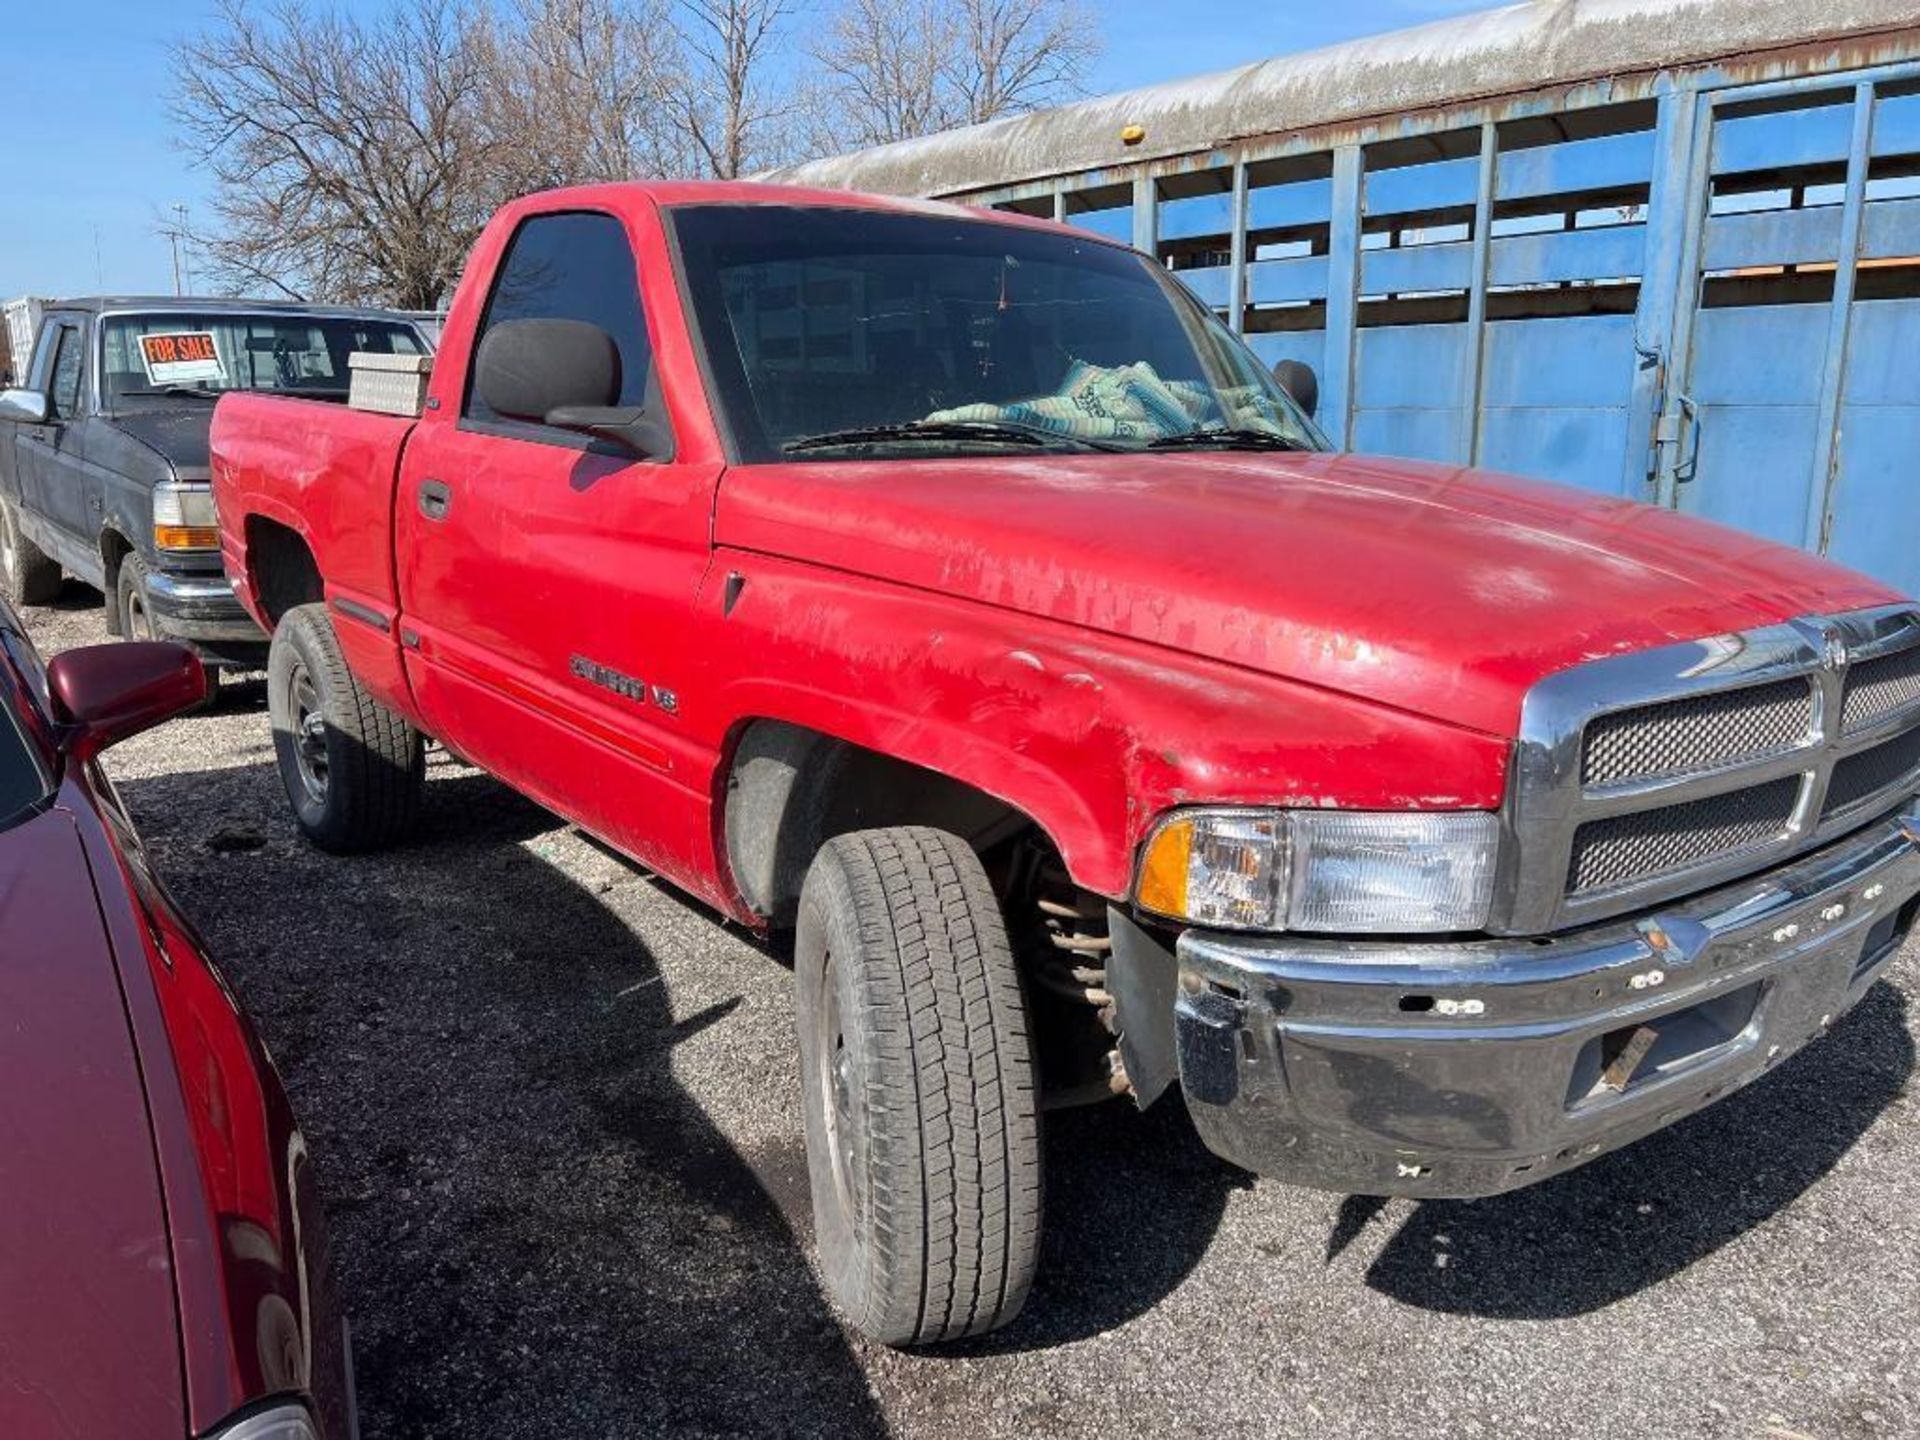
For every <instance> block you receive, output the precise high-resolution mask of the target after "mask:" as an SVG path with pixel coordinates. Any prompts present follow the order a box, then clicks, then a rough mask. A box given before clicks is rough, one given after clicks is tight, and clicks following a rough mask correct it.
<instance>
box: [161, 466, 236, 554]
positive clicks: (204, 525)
mask: <svg viewBox="0 0 1920 1440" xmlns="http://www.w3.org/2000/svg"><path fill="white" fill-rule="evenodd" d="M153 543H154V544H155V545H156V546H158V547H159V548H160V549H162V550H217V549H219V548H220V522H219V520H218V519H216V518H215V516H214V513H213V488H212V487H211V486H208V485H196V484H193V483H191V482H188V483H185V484H183V483H181V482H180V481H178V480H166V481H162V482H161V483H160V484H159V485H156V486H155V487H154V490H153Z"/></svg>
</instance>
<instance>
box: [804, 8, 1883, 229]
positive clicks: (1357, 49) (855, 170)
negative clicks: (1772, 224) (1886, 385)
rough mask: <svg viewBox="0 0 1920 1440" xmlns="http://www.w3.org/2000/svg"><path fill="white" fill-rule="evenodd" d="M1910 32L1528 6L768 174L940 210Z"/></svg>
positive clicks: (1719, 11) (1782, 70) (1778, 63)
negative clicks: (1015, 192)
mask: <svg viewBox="0 0 1920 1440" xmlns="http://www.w3.org/2000/svg"><path fill="white" fill-rule="evenodd" d="M1916 28H1917V27H1916V16H1915V13H1914V9H1913V4H1912V0H1534V3H1531V4H1525V5H1510V6H1506V7H1504V8H1501V9H1496V10H1488V11H1481V12H1476V13H1474V14H1470V15H1463V16H1459V17H1457V18H1454V19H1450V20H1444V21H1440V22H1437V23H1434V24H1429V25H1422V26H1417V27H1415V28H1413V29H1410V30H1402V31H1398V32H1395V33H1393V34H1390V35H1381V36H1376V37H1373V38H1370V39H1367V40H1359V41H1353V42H1350V43H1348V44H1344V45H1336V46H1330V47H1328V48H1326V49H1323V50H1316V51H1310V52H1304V53H1300V54H1294V55H1283V56H1279V57H1276V58H1274V59H1271V60H1265V61H1261V62H1259V63H1256V64H1252V65H1246V66H1242V67H1240V68H1238V69H1234V70H1227V71H1222V72H1219V73H1217V74H1213V75H1203V76H1198V77H1194V78H1191V79H1184V80H1177V81H1171V82H1168V83H1165V84H1159V85H1150V86H1145V87H1142V88H1140V89H1136V90H1131V91H1124V92H1121V93H1118V94H1114V95H1105V96H1099V97H1096V98H1094V99H1090V100H1083V101H1079V102H1077V103H1075V104H1072V105H1065V106H1061V107H1059V108H1057V109H1054V110H1048V111H1042V112H1039V113H1036V114H1032V115H1021V116H1014V117H1011V118H1008V119H1004V120H996V121H992V122H989V123H987V124H984V125H976V126H970V127H968V128H966V129H962V130H956V131H950V132H947V133H946V134H943V135H935V136H929V137H926V138H924V139H919V140H907V141H901V142H898V143H896V144H892V145H883V146H879V147H876V148H874V149H870V150H864V151H858V152H855V153H853V154H851V155H843V156H837V157H835V158H832V159H828V160H819V161H812V162H808V163H806V164H802V165H796V166H790V167H787V168H785V169H783V170H778V171H774V172H772V176H771V177H770V178H774V179H779V180H784V181H788V182H791V183H794V184H807V185H826V186H843V187H847V188H852V189H866V190H879V191H884V192H890V193H896V194H917V195H947V196H953V195H967V194H974V193H976V192H985V191H989V190H993V189H995V188H997V187H1009V186H1015V185H1020V184H1023V183H1027V182H1031V181H1035V180H1039V179H1041V178H1043V177H1049V176H1053V177H1057V176H1063V175H1078V174H1087V173H1092V172H1100V173H1103V174H1113V173H1116V172H1121V171H1125V170H1127V168H1128V167H1139V166H1142V165H1147V164H1152V165H1156V166H1165V167H1171V168H1194V167H1196V166H1198V165H1201V164H1204V163H1206V161H1207V157H1209V156H1211V155H1214V154H1216V153H1218V152H1220V151H1222V150H1225V149H1229V148H1231V147H1234V146H1238V145H1242V144H1254V143H1258V144H1260V145H1262V146H1265V145H1266V144H1267V142H1268V141H1269V140H1270V139H1272V138H1273V137H1310V138H1308V139H1307V140H1306V141H1305V142H1304V143H1307V144H1308V145H1310V146H1311V148H1317V149H1321V150H1325V149H1329V148H1336V147H1338V146H1339V145H1341V144H1346V143H1362V142H1366V141H1370V140H1372V139H1376V138H1385V137H1387V136H1390V135H1392V134H1395V133H1415V134H1417V133H1423V132H1425V131H1427V130H1429V129H1431V128H1432V127H1433V125H1434V120H1435V117H1436V116H1437V115H1440V114H1441V112H1443V111H1447V110H1448V108H1449V107H1459V110H1458V112H1457V113H1451V114H1448V115H1447V117H1446V118H1447V123H1449V124H1451V125H1459V124H1469V125H1470V124H1478V123H1479V122H1480V120H1482V119H1485V118H1494V119H1504V118H1510V117H1512V116H1517V115H1521V114H1528V113H1552V112H1553V111H1555V110H1559V109H1565V108H1571V107H1572V106H1575V105H1591V104H1604V103H1610V102H1613V101H1617V100H1620V99H1624V98H1627V97H1629V96H1636V95H1639V96H1644V95H1651V94H1654V93H1656V90H1657V88H1658V87H1659V86H1660V85H1661V84H1662V83H1663V81H1662V79H1661V77H1662V76H1663V75H1671V74H1672V73H1674V72H1676V71H1678V70H1681V69H1684V68H1688V67H1699V68H1701V69H1703V70H1708V69H1710V70H1711V71H1712V73H1713V76H1714V79H1715V81H1716V83H1730V82H1733V81H1737V80H1762V79H1770V78H1774V77H1779V76H1791V75H1799V74H1806V73H1809V72H1818V71H1836V70H1846V69H1852V68H1857V67H1861V66H1866V65H1871V64H1876V63H1885V62H1888V61H1893V60H1901V59H1907V58H1912V57H1914V56H1915V55H1917V54H1920V36H1916V33H1915V32H1916ZM1486 102H1492V104H1491V106H1489V104H1488V103H1486ZM1476 107H1478V108H1477V110H1476ZM1133 125H1137V126H1140V127H1142V128H1143V129H1144V130H1145V132H1146V139H1145V141H1144V142H1143V143H1141V144H1140V145H1137V146H1132V147H1129V146H1126V145H1123V144H1122V142H1121V138H1120V136H1121V132H1122V130H1123V129H1125V128H1126V127H1128V126H1133ZM1282 143H1285V142H1282Z"/></svg>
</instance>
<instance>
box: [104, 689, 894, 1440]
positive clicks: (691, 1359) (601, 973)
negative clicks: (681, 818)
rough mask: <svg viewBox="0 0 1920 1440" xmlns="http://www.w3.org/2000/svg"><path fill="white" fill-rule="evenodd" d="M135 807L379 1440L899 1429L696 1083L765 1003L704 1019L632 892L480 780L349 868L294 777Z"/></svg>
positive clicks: (222, 776) (210, 781)
mask: <svg viewBox="0 0 1920 1440" xmlns="http://www.w3.org/2000/svg"><path fill="white" fill-rule="evenodd" d="M236 698H238V697H236ZM194 723H196V722H195V721H194V720H188V721H185V722H183V724H184V725H192V724H194ZM120 789H121V791H122V793H123V795H124V796H125V797H126V799H127V802H128V804H129V806H130V807H131V808H132V810H133V812H134V814H135V816H136V818H137V819H138V820H139V821H140V822H141V824H142V825H143V827H144V828H145V829H146V831H147V834H148V839H149V841H150V843H151V844H153V845H154V847H155V848H156V849H157V850H159V851H161V852H162V853H161V861H162V869H163V870H164V871H165V873H166V874H167V877H168V881H169V883H170V885H171V886H172V888H173V889H174V890H175V892H176V893H177V894H178V895H179V896H180V898H181V900H182V902H183V904H184V905H185V906H186V908H187V909H188V911H189V913H191V914H192V915H193V916H194V917H195V918H196V920H197V921H198V922H199V924H200V925H201V927H202V929H203V930H204V931H205V933H206V934H207V936H208V939H209V941H210V943H211V946H212V949H213V952H214V954H215V955H216V956H218V957H219V958H220V960H221V962H222V964H223V965H224V967H225V968H226V970H227V971H228V973H229V975H230V976H231V977H232V978H233V980H234V981H235V983H236V984H237V986H238V988H239V989H240V990H241V992H242V993H243V994H244V996H245V997H246V1000H247V1002H248V1004H249V1005H250V1007H251V1008H252V1009H253V1010H254V1011H255V1012H256V1014H257V1016H258V1018H259V1021H260V1024H261V1028H262V1031H263V1033H264V1034H265V1036H266V1038H267V1040H268V1043H269V1045H270V1046H271V1047H272V1049H273V1052H274V1054H275V1056H276V1058H277V1060H278V1062H279V1064H280V1066H281V1068H282V1071H283V1073H284V1074H285V1076H286V1079H287V1082H288V1087H289V1089H290V1091H291V1092H292V1094H293V1099H294V1103H295V1107H296V1109H297V1110H298V1111H299V1112H300V1114H301V1117H302V1120H303V1125H304V1127H305V1129H306V1130H307V1133H308V1137H309V1140H310V1142H311V1143H312V1145H313V1149H314V1152H315V1156H316V1160H317V1162H318V1168H319V1171H320V1174H321V1178H322V1184H323V1190H324V1192H325V1194H326V1196H327V1198H328V1210H329V1215H330V1218H331V1224H332V1229H333V1248H334V1253H335V1258H336V1266H337V1269H338V1271H339V1274H340V1279H341V1281H342V1286H341V1289H342V1293H343V1294H344V1295H345V1296H346V1297H347V1305H348V1310H349V1314H350V1316H351V1318H352V1321H353V1324H354V1343H355V1350H356V1356H357V1362H358V1378H359V1395H360V1405H361V1411H362V1417H363V1428H364V1430H365V1433H366V1434H367V1435H369V1436H370V1437H380V1436H425V1435H435V1436H447V1435H473V1436H481V1435H484V1436H488V1437H495V1440H497V1437H513V1436H548V1435H551V1436H567V1437H577V1436H580V1435H588V1434H591V1435H642V1434H662V1433H690V1432H691V1433H727V1434H743V1433H779V1434H791V1433H831V1434H835V1435H849V1436H858V1435H865V1434H879V1433H884V1425H883V1423H882V1421H881V1418H880V1416H879V1414H878V1412H877V1410H876V1408H875V1407H874V1405H873V1402H872V1400H871V1397H870V1395H869V1393H868V1390H867V1386H866V1381H865V1378H864V1376H863V1374H862V1372H861V1370H860V1368H859V1366H858V1364H857V1362H856V1357H855V1355H854V1354H853V1351H852V1349H851V1348H850V1346H849V1344H848V1342H847V1340H846V1339H845V1337H844V1335H843V1333H842V1331H841V1329H840V1328H839V1326H838V1324H837V1323H836V1322H835V1321H834V1319H833V1317H832V1315H831V1314H830V1312H829V1310H828V1308H827V1305H826V1302H825V1300H824V1299H823V1297H822V1296H821V1294H820V1292H819V1289H818V1286H817V1284H816V1282H815V1280H814V1277H813V1273H812V1271H811V1270H810V1269H809V1267H808V1265H807V1263H806V1260H805V1257H804V1255H803V1253H802V1250H801V1245H800V1241H799V1239H798V1238H797V1236H796V1234H795V1231H794V1229H793V1227H792V1226H791V1225H790V1224H789V1223H788V1221H787V1219H786V1218H785V1216H784V1215H783V1214H782V1211H781V1208H780V1206H779V1205H777V1204H776V1203H775V1202H774V1200H773V1199H772V1198H770V1197H769V1195H768V1193H767V1192H766V1191H765V1190H764V1189H763V1188H762V1186H761V1185H760V1184H759V1183H757V1181H756V1179H755V1177H754V1174H753V1172H752V1171H751V1169H750V1168H749V1166H748V1164H747V1162H746V1161H745V1160H744V1159H743V1158H742V1157H741V1156H740V1155H738V1154H737V1153H736V1152H735V1151H734V1150H733V1149H732V1148H731V1147H730V1146H729V1145H728V1143H727V1142H726V1140H725V1139H724V1138H723V1137H722V1136H721V1135H720V1133H719V1132H718V1131H717V1130H716V1129H715V1128H714V1127H713V1126H712V1125H711V1124H710V1123H709V1122H708V1120H707V1118H706V1116H705V1115H704V1113H703V1112H702V1111H701V1109H700V1107H699V1106H698V1105H697V1104H696V1103H695V1102H694V1101H693V1100H692V1099H690V1097H689V1096H688V1095H687V1094H686V1093H685V1091H684V1090H683V1089H682V1088H681V1087H680V1085H679V1084H678V1083H677V1082H676V1080H675V1078H674V1075H673V1073H672V1069H671V1064H670V1061H671V1057H672V1054H673V1051H674V1048H675V1046H676V1045H678V1044H680V1043H681V1042H682V1041H683V1040H684V1039H686V1038H687V1037H688V1036H690V1035H691V1034H693V1033H696V1032H697V1031H698V1030H700V1029H703V1028H705V1027H707V1026H710V1025H724V1024H727V1023H728V1019H729V1016H730V1014H731V1013H732V1010H733V1006H734V1005H735V1004H737V1003H738V1001H737V1000H734V1001H729V1002H724V1003H720V1004H716V1005H714V1006H712V1007H710V1008H708V1009H707V1010H705V1011H703V1012H701V1013H699V1014H695V1015H693V1016H690V1017H684V1018H681V1019H678V1020H676V1019H675V1017H674V1016H673V1015H672V1013H671V1012H670V1010H669V1007H668V1003H667V996H666V987H665V986H664V985H662V984H659V983H657V982H658V981H659V980H660V979H661V973H660V970H659V967H658V965H657V964H656V962H655V959H654V957H653V956H652V955H651V954H649V953H648V951H647V950H646V948H645V947H644V946H643V945H642V944H641V943H640V942H639V940H638V939H637V938H636V937H635V935H634V933H633V932H632V930H630V929H629V927H628V926H627V925H626V924H625V923H624V922H623V921H622V920H621V919H620V918H619V916H618V915H617V914H616V913H615V912H614V910H613V909H612V908H610V906H609V904H608V903H607V900H606V898H605V897H603V896H601V895H597V894H594V893H590V892H589V891H588V890H586V889H583V888H582V887H581V886H580V885H578V884H576V883H575V882H574V881H573V880H571V879H569V878H568V877H567V876H566V875H564V874H563V873H562V872H561V871H560V870H559V869H558V868H557V867H556V866H554V865H552V864H550V863H548V862H546V861H545V860H543V859H541V858H540V857H539V856H538V855H536V854H535V853H533V852H532V850H531V849H530V848H529V847H528V845H527V844H525V843H523V842H528V841H531V842H532V844H533V846H534V847H536V848H537V846H538V844H539V837H541V836H543V835H545V834H547V833H548V832H557V831H559V830H560V829H561V827H560V824H559V822H558V821H556V820H554V819H553V817H551V816H550V815H548V814H546V813H545V812H544V811H541V810H539V809H537V808H536V807H534V806H533V805H531V804H529V803H526V802H524V801H522V800H520V799H518V798H517V797H515V796H514V795H512V794H511V793H510V792H508V791H507V790H505V789H504V788H503V787H501V786H499V785H497V784H495V783H493V782H492V781H490V780H487V779H484V778H481V777H478V776H471V775H460V776H452V777H448V778H442V779H439V780H436V781H435V782H434V783H433V784H431V785H430V786H429V801H428V810H427V815H426V821H427V824H426V830H427V832H428V833H427V834H425V835H424V836H423V837H422V839H421V842H420V843H418V844H416V845H414V846H411V847H409V848H407V849H404V850H401V851H397V852H394V853H391V854H386V855H380V856H363V857H358V858H354V859H348V860H342V859H335V858H332V857H328V856H325V855H322V854H320V853H318V852H316V851H313V850H312V849H310V848H309V847H307V846H306V845H305V844H304V843H303V842H301V841H300V840H299V839H298V837H297V836H296V835H295V834H294V832H293V828H292V825H291V822H290V820H288V818H287V816H286V807H285V805H284V803H283V800H282V797H281V794H280V782H279V779H278V776H277V775H276V773H275V771H274V770H273V768H272V767H271V766H270V765H267V764H255V765H249V766H243V767H239V768H235V769H230V770H211V771H203V772H199V773H184V774H177V775H170V776H163V777H158V778H149V779H134V780H127V781H123V782H122V783H121V786H120ZM234 833H245V834H249V835H257V837H258V842H257V843H251V844H249V845H248V846H246V847H240V848H236V847H233V846H232V845H230V844H227V843H225V842H223V841H222V839H221V837H222V836H223V835H226V836H230V835H232V834H234ZM768 979H769V982H770V983H777V975H774V974H770V975H769V977H768Z"/></svg>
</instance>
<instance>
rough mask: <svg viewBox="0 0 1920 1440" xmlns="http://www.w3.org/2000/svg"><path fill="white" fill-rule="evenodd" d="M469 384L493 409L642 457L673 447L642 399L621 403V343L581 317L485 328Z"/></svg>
mask: <svg viewBox="0 0 1920 1440" xmlns="http://www.w3.org/2000/svg"><path fill="white" fill-rule="evenodd" d="M473 367H474V371H473V384H474V389H475V391H477V392H478V394H479V396H480V398H481V400H482V401H484V402H485V403H486V406H487V408H488V409H490V410H492V411H493V412H494V413H495V414H496V415H505V416H506V417H507V418H509V419H511V420H525V421H529V422H531V423H533V424H535V425H551V426H553V427H554V428H556V429H560V430H577V431H580V432H581V433H582V434H586V435H597V436H599V437H600V438H601V439H604V440H611V441H612V442H613V443H614V444H616V445H621V446H624V447H625V448H626V449H628V450H630V451H632V452H633V453H634V454H635V455H638V456H641V457H643V458H644V457H647V456H662V455H664V454H665V453H666V452H667V451H668V449H669V448H670V442H669V440H668V437H667V432H666V430H665V429H664V428H663V427H662V426H661V425H660V424H659V422H658V421H655V420H653V419H651V418H649V417H648V415H647V413H646V411H645V409H644V408H643V407H641V406H639V405H621V404H619V403H617V402H618V401H619V399H620V385H621V374H620V349H619V347H618V346H617V345H615V344H614V343H613V337H612V336H611V335H609V334H607V332H606V331H604V330H602V329H601V328H600V327H599V326H598V325H590V324H588V323H587V322H586V321H584V320H506V321H502V322H501V323H500V324H498V325H495V326H494V327H493V328H492V329H490V330H488V331H487V335H486V338H485V339H484V340H482V341H481V342H480V353H479V354H477V355H476V356H475V357H474V361H473Z"/></svg>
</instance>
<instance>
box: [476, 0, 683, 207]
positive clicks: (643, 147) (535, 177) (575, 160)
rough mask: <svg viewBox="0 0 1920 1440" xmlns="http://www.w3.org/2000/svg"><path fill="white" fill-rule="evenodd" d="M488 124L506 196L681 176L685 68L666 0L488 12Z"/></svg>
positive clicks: (520, 2)
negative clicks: (679, 99) (679, 114)
mask: <svg viewBox="0 0 1920 1440" xmlns="http://www.w3.org/2000/svg"><path fill="white" fill-rule="evenodd" d="M475 35H476V42H475V43H476V45H477V46H478V47H479V48H480V50H481V51H482V53H483V55H484V57H485V65H486V74H487V79H486V87H485V98H484V103H483V105H482V107H481V113H482V121H483V124H484V125H485V126H486V127H487V129H488V130H489V132H490V133H491V134H492V135H493V136H494V138H495V140H496V142H497V143H496V144H495V145H494V146H493V147H492V148H493V153H494V155H495V157H496V161H497V164H498V167H499V171H500V174H499V188H501V189H502V190H504V191H506V192H508V193H520V192H524V191H528V190H540V189H546V188H548V187H551V186H556V185H579V184H586V183H591V182H597V181H609V180H624V179H630V178H633V177H635V176H637V175H647V174H663V173H675V172H677V171H680V170H682V169H684V168H685V167H686V166H687V164H688V153H687V151H688V147H687V144H686V141H685V137H684V136H683V135H682V134H681V133H680V132H679V130H678V128H677V125H676V123H675V108H674V101H675V96H676V93H677V92H676V86H677V84H678V77H679V75H680V73H681V71H682V68H683V62H682V55H681V48H680V43H679V37H678V35H677V34H676V32H675V31H674V29H673V24H672V14H671V12H670V9H669V0H516V3H515V6H514V9H513V10H512V11H511V12H509V14H508V15H507V16H506V17H504V18H502V17H500V16H497V15H494V14H492V13H490V12H481V13H480V14H479V15H478V16H477V18H476V22H475Z"/></svg>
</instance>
